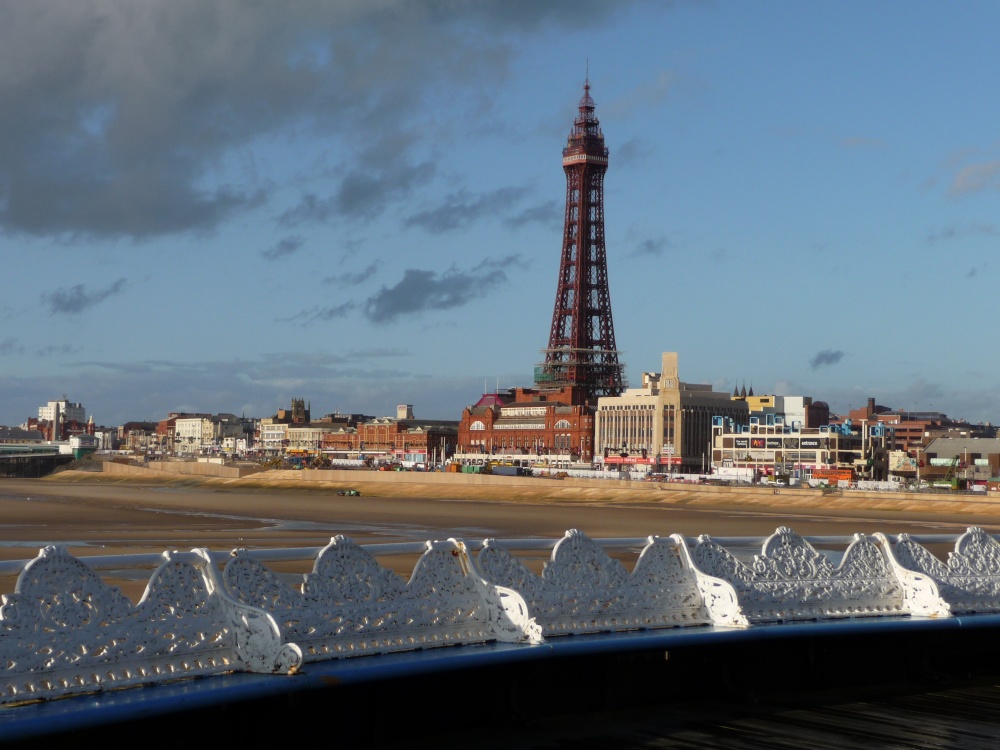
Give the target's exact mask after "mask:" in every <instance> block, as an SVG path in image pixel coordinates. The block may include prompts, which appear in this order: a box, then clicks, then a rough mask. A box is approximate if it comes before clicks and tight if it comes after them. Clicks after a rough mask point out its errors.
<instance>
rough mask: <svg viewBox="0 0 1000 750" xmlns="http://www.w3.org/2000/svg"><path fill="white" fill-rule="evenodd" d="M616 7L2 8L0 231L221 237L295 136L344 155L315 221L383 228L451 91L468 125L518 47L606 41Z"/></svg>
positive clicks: (74, 0) (174, 0)
mask: <svg viewBox="0 0 1000 750" xmlns="http://www.w3.org/2000/svg"><path fill="white" fill-rule="evenodd" d="M621 5H622V4H621V3H616V4H608V3H605V2H602V1H601V0H587V1H585V2H579V1H576V2H570V1H569V0H561V1H559V2H549V3H515V4H511V3H509V2H506V1H505V0H457V2H451V3H447V4H442V3H440V2H437V0H388V2H381V3H370V2H367V0H340V1H339V2H318V1H317V0H305V1H304V2H298V3H292V4H288V3H246V2H244V1H243V0H214V1H213V2H210V3H206V2H204V1H203V0H171V2H167V3H145V4H140V5H128V4H118V3H111V4H108V3H106V2H103V0H51V2H47V3H45V7H44V8H42V7H41V6H40V5H39V4H37V3H3V4H0V111H2V112H3V113H4V115H3V117H2V118H0V228H2V229H4V230H6V231H8V232H12V233H25V234H32V235H40V236H53V235H58V236H67V237H70V238H73V237H81V236H82V237H90V238H115V237H130V238H135V239H145V238H149V237H155V236H161V235H166V234H173V233H178V232H186V231H191V230H211V229H212V228H214V227H216V226H217V225H218V224H219V223H220V222H222V221H225V220H226V219H227V218H229V217H232V216H233V215H234V214H237V213H239V212H243V211H246V210H247V209H248V208H251V207H256V206H259V205H261V203H262V202H264V201H266V200H268V199H269V198H270V197H271V196H272V195H273V194H275V190H276V187H278V186H275V185H273V184H271V183H270V182H269V181H268V180H267V178H266V177H265V178H264V179H261V178H260V176H259V175H258V174H257V172H256V169H255V167H254V166H248V165H253V164H254V160H253V149H254V147H255V145H256V144H257V143H259V142H261V141H262V140H264V139H274V138H275V137H284V136H285V135H287V136H288V137H289V138H296V137H298V136H300V135H304V136H307V137H313V136H316V135H321V136H322V137H324V138H327V139H328V140H329V143H330V144H332V147H334V148H335V149H337V152H338V154H340V155H341V156H337V155H334V156H333V157H332V162H342V163H337V164H336V168H337V169H338V170H339V174H342V175H344V177H343V179H342V180H341V182H340V186H339V188H338V190H337V191H336V194H334V195H333V196H332V197H330V198H322V197H321V198H320V199H319V200H318V202H316V203H314V204H313V205H312V206H311V207H312V208H313V209H320V213H322V209H324V208H325V209H327V210H334V211H337V212H342V213H344V214H345V215H346V216H348V217H361V218H364V217H371V216H373V215H377V214H378V212H380V211H381V210H384V208H385V206H386V205H387V202H389V201H391V200H393V199H394V198H395V197H398V195H399V194H400V192H403V193H405V191H406V190H408V189H410V190H412V189H413V186H414V185H418V184H420V181H421V180H425V179H426V178H427V174H428V173H429V171H430V170H431V169H432V167H431V166H430V165H431V162H430V161H429V155H428V154H427V153H425V152H426V151H428V150H430V149H433V148H434V147H435V146H436V145H437V144H438V143H439V142H440V138H441V137H442V132H441V128H440V127H439V125H440V123H436V122H434V120H433V118H434V116H435V112H436V108H435V107H434V106H432V105H434V104H435V103H438V102H440V98H439V97H440V94H441V92H442V91H443V90H448V89H449V87H451V88H452V89H453V94H452V95H451V98H450V100H449V104H451V105H453V107H454V109H455V110H456V111H459V112H461V111H462V109H463V107H465V108H468V110H469V111H472V110H473V109H475V108H482V107H483V106H487V107H488V106H492V102H491V100H490V97H489V96H487V95H486V94H485V93H484V92H485V91H488V90H490V88H491V86H492V85H493V84H496V83H499V82H500V81H502V79H503V77H504V75H505V73H506V70H507V67H508V64H509V60H510V58H511V56H512V49H513V46H514V44H515V43H521V42H522V41H523V40H524V38H525V36H526V35H528V34H535V33H537V34H544V33H551V32H553V31H558V30H559V29H560V28H583V27H590V26H599V25H600V24H602V23H604V22H605V21H606V19H607V18H608V17H609V16H610V15H611V14H613V13H619V12H621ZM536 6H537V7H536ZM454 87H457V90H454ZM412 134H418V135H412ZM393 136H395V137H402V138H404V140H405V139H406V138H407V137H409V138H410V140H409V142H407V143H403V144H402V145H401V146H400V147H399V148H400V150H401V152H402V154H403V155H404V158H403V159H401V160H397V162H396V164H397V165H398V167H396V168H392V167H389V166H387V161H385V160H382V161H380V157H379V156H378V155H377V154H375V153H374V152H375V149H374V148H373V147H374V146H375V145H377V144H380V143H381V144H384V143H386V142H387V140H388V139H390V138H391V137H393ZM401 184H402V187H400V185H401ZM407 186H408V187H407ZM309 207H310V206H306V205H304V206H301V207H300V208H301V209H302V210H301V213H304V214H309V212H308V211H307V210H306V209H308V208H309ZM286 218H287V219H289V220H292V219H294V218H296V217H295V215H294V212H293V213H292V214H289V216H288V217H286Z"/></svg>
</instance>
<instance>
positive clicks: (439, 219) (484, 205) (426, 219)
mask: <svg viewBox="0 0 1000 750" xmlns="http://www.w3.org/2000/svg"><path fill="white" fill-rule="evenodd" d="M526 193H527V189H526V188H521V187H506V188H500V189H499V190H492V191H489V192H486V193H479V194H470V193H468V192H466V191H464V190H462V191H459V192H457V193H452V194H450V195H448V196H447V197H446V198H445V202H444V203H443V204H442V205H440V206H437V207H436V208H432V209H429V210H427V211H420V212H418V213H415V214H413V215H411V216H410V217H409V218H407V219H406V221H405V222H404V223H405V225H406V226H411V227H420V228H421V229H425V230H426V231H428V232H432V233H434V234H440V233H442V232H451V231H454V230H456V229H463V228H465V227H467V226H469V224H471V223H473V222H474V221H477V220H478V219H480V218H482V217H483V216H497V215H500V216H502V215H504V214H506V213H507V212H509V211H510V210H511V209H512V208H513V207H514V206H515V205H516V204H517V203H518V202H519V201H521V200H522V199H523V198H524V196H525V194H526Z"/></svg>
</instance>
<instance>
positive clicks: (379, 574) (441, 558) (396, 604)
mask: <svg viewBox="0 0 1000 750" xmlns="http://www.w3.org/2000/svg"><path fill="white" fill-rule="evenodd" d="M222 575H223V579H224V581H225V585H226V587H227V590H228V591H229V592H230V594H231V595H232V596H233V597H234V598H235V599H237V600H238V601H240V602H242V603H244V604H246V605H248V606H252V607H259V608H261V609H263V610H265V611H267V612H270V613H271V614H272V615H273V616H274V618H275V619H276V620H277V621H278V623H279V624H280V628H281V632H282V634H283V636H284V637H285V638H286V639H287V640H288V641H290V642H294V643H296V644H298V645H299V646H300V647H301V648H302V651H303V654H304V657H305V659H306V660H307V661H315V660H320V659H330V658H339V657H345V656H353V655H360V654H370V653H389V652H393V651H404V650H412V649H419V648H429V647H432V646H444V645H454V644H462V643H484V642H487V641H507V642H538V641H539V640H540V639H541V634H540V629H539V628H538V626H537V625H535V623H534V622H533V621H532V620H531V618H530V617H529V616H528V613H527V609H526V607H525V605H524V601H523V599H521V597H520V596H519V595H518V594H517V593H516V592H514V591H510V590H507V589H504V588H502V587H498V586H491V585H489V584H487V583H486V582H485V581H483V580H482V579H481V578H480V577H479V576H478V575H476V574H475V573H474V572H473V571H471V570H470V566H469V563H468V553H467V551H466V549H465V545H464V544H462V543H460V542H458V541H456V540H454V539H449V540H448V541H434V542H427V544H426V551H425V552H424V553H423V555H422V556H421V557H420V559H419V560H418V561H417V564H416V566H415V567H414V569H413V574H412V576H411V578H410V580H409V582H408V583H404V582H403V580H402V579H401V578H400V577H399V576H397V575H396V574H395V573H393V572H392V571H389V570H386V569H384V568H382V566H380V565H379V564H378V562H377V561H376V560H375V558H374V557H372V555H371V554H369V553H368V552H367V551H366V550H364V549H362V548H361V547H359V546H358V545H357V544H355V543H354V542H352V541H351V540H350V539H347V538H345V537H343V536H337V537H334V538H333V539H332V540H331V541H330V544H329V545H327V546H326V547H324V548H323V549H322V550H321V551H320V553H319V555H318V556H317V558H316V561H315V563H314V565H313V571H312V573H310V574H308V575H307V576H306V577H305V580H304V582H303V584H302V587H301V590H298V589H295V588H293V587H291V586H289V585H287V584H285V583H284V582H282V581H281V580H280V579H279V578H278V576H276V575H275V574H274V573H273V572H272V571H270V570H268V569H267V568H266V567H265V566H264V565H262V564H261V563H260V562H259V561H257V560H256V559H254V558H253V557H251V556H249V555H248V554H247V553H246V552H245V551H243V550H237V551H236V552H234V553H233V558H232V559H231V560H230V561H229V562H228V563H227V564H226V567H225V570H224V571H223V574H222Z"/></svg>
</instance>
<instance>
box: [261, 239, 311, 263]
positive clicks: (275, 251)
mask: <svg viewBox="0 0 1000 750" xmlns="http://www.w3.org/2000/svg"><path fill="white" fill-rule="evenodd" d="M304 242H305V240H304V239H303V238H302V237H301V236H300V235H297V234H295V235H292V236H290V237H285V238H284V239H282V240H279V241H278V242H277V243H276V244H274V245H272V246H271V247H269V248H268V249H267V250H262V251H261V253H260V254H261V255H263V256H264V259H265V260H278V258H283V257H285V256H286V255H292V254H293V253H295V252H297V251H298V250H299V248H301V247H302V243H304Z"/></svg>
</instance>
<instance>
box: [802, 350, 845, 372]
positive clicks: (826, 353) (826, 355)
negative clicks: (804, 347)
mask: <svg viewBox="0 0 1000 750" xmlns="http://www.w3.org/2000/svg"><path fill="white" fill-rule="evenodd" d="M843 358H844V353H843V352H842V351H839V350H834V349H824V350H823V351H821V352H817V353H816V354H815V355H814V356H813V358H812V359H810V360H809V366H810V367H811V368H812V369H814V370H817V369H819V368H820V367H829V366H830V365H835V364H837V363H838V362H839V361H840V360H841V359H843Z"/></svg>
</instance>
